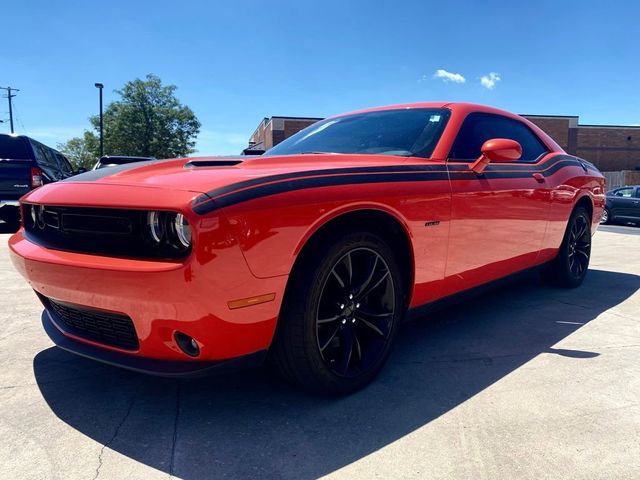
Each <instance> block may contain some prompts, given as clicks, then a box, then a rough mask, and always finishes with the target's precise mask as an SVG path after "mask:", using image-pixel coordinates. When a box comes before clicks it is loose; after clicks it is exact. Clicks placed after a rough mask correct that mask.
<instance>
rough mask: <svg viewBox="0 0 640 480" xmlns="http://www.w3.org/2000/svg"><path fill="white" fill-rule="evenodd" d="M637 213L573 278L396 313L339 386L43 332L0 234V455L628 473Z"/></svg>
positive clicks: (639, 391) (444, 471)
mask: <svg viewBox="0 0 640 480" xmlns="http://www.w3.org/2000/svg"><path fill="white" fill-rule="evenodd" d="M638 232H640V229H633V228H632V227H609V226H607V227H604V228H602V231H600V232H599V233H597V234H596V236H595V238H594V243H593V258H592V262H591V269H590V271H589V274H588V276H587V279H586V281H585V283H584V285H583V286H582V287H580V288H578V289H575V290H559V289H554V288H550V287H548V286H545V285H543V284H542V283H540V281H539V280H538V279H537V277H535V276H532V277H530V278H525V279H524V280H520V281H518V282H517V283H514V284H511V285H509V286H506V287H501V288H500V289H499V290H495V291H492V292H489V293H484V294H482V296H480V297H477V298H475V299H473V300H470V301H467V302H466V303H463V304H460V305H457V306H454V307H449V308H448V309H446V310H443V311H440V312H438V313H435V314H432V315H431V316H429V317H427V318H424V319H422V320H419V321H416V322H414V323H412V324H409V325H406V326H405V327H403V328H402V329H401V331H400V334H399V337H398V338H397V343H396V346H395V349H394V351H393V353H392V355H391V357H390V359H389V363H388V365H387V366H386V368H385V369H384V371H383V372H382V374H381V375H380V377H379V378H378V379H377V380H376V381H375V382H374V383H373V384H372V385H371V386H370V387H368V388H366V389H365V390H363V391H361V392H359V393H357V394H354V395H351V396H349V397H346V398H339V399H335V398H321V397H314V396H311V395H307V394H305V393H301V392H299V391H297V390H296V389H294V388H291V387H289V386H288V385H285V384H283V383H281V382H280V381H278V380H277V379H274V378H271V377H270V376H269V375H268V374H266V373H265V372H264V371H262V370H254V371H249V372H245V373H242V374H236V375H232V376H227V377H220V378H209V379H202V380H197V381H174V380H165V379H159V378H154V377H147V376H143V375H139V374H134V373H130V372H127V371H123V370H119V369H117V368H113V367H108V366H104V365H101V364H98V363H94V362H92V361H89V360H85V359H82V358H79V357H76V356H73V355H71V354H68V353H66V352H64V351H61V350H59V349H57V348H55V347H53V345H52V344H51V342H50V341H49V339H48V337H47V336H46V335H45V333H44V332H43V330H42V327H41V324H40V312H41V306H40V304H39V303H38V301H37V300H36V297H35V295H34V294H33V292H32V291H31V290H30V289H29V287H28V285H27V284H26V283H25V282H24V281H23V279H22V278H21V277H20V276H19V275H18V274H17V273H16V272H15V270H14V269H13V267H12V265H11V263H10V261H9V259H8V253H7V245H6V243H7V239H8V237H9V235H8V234H2V235H0V322H1V324H2V325H3V332H2V334H0V366H1V368H0V438H1V439H2V441H0V471H2V473H3V476H4V477H5V478H16V479H18V478H19V479H27V478H34V479H36V478H37V479H42V478H47V479H48V478H59V479H93V478H108V479H124V478H131V479H143V478H144V479H147V478H149V479H155V478H167V477H170V476H173V477H176V478H184V479H200V478H260V479H276V478H286V479H297V480H300V479H309V478H317V477H321V476H324V475H327V476H329V477H331V478H345V479H347V478H349V479H351V478H363V479H370V478H431V479H439V478H445V479H467V478H468V479H509V480H511V479H528V478H531V479H540V478H575V479H600V478H615V479H638V478H640V321H639V313H640V293H639V292H638V289H639V288H640V237H639V236H638V234H637V233H638Z"/></svg>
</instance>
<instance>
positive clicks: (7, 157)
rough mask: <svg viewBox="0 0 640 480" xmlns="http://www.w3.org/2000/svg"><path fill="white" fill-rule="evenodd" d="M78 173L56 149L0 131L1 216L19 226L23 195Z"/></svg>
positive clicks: (16, 226)
mask: <svg viewBox="0 0 640 480" xmlns="http://www.w3.org/2000/svg"><path fill="white" fill-rule="evenodd" d="M76 173H78V172H75V171H74V170H73V167H72V166H71V164H70V163H69V160H67V158H66V157H65V156H64V155H63V154H61V153H60V152H58V151H57V150H54V149H53V148H51V147H47V146H46V145H43V144H42V143H40V142H38V141H36V140H34V139H33V138H29V137H27V136H24V135H8V134H0V220H3V221H5V222H6V223H8V224H9V226H10V228H14V229H17V228H18V226H19V224H20V210H19V208H18V206H19V204H18V199H19V198H20V197H21V196H22V195H24V194H25V193H27V192H29V191H30V190H33V189H34V188H37V187H39V186H41V185H43V184H45V183H51V182H57V181H58V180H64V179H65V178H69V177H71V176H72V175H75V174H76Z"/></svg>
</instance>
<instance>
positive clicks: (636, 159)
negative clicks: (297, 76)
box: [243, 115, 640, 172]
mask: <svg viewBox="0 0 640 480" xmlns="http://www.w3.org/2000/svg"><path fill="white" fill-rule="evenodd" d="M523 117H525V118H527V119H529V120H530V121H531V122H533V123H535V124H536V125H538V126H539V127H540V128H542V129H543V130H544V131H545V132H547V133H548V134H549V135H550V136H551V137H552V138H553V139H554V140H555V141H556V142H557V143H558V144H559V145H560V146H561V147H562V148H563V149H564V150H565V151H566V152H567V153H569V154H572V155H577V156H579V157H582V158H584V159H586V160H589V161H590V162H593V163H594V164H595V165H596V166H597V167H598V168H599V169H600V170H601V171H603V172H617V171H622V170H640V126H624V125H581V124H580V123H579V121H578V117H577V116H561V115H523ZM319 120H322V119H321V118H311V117H271V118H264V119H263V120H262V121H261V122H260V124H259V125H258V128H256V130H255V131H254V132H253V135H251V138H250V139H249V146H248V147H247V148H246V149H245V150H243V153H244V154H247V155H251V154H261V153H263V152H264V151H266V150H268V149H270V148H271V147H273V146H274V145H277V144H278V143H280V142H281V141H283V140H284V139H285V138H288V137H290V136H291V135H293V134H294V133H297V132H298V131H300V130H302V129H303V128H305V127H308V126H309V125H311V124H313V123H315V122H317V121H319Z"/></svg>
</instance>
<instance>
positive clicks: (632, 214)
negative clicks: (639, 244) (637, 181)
mask: <svg viewBox="0 0 640 480" xmlns="http://www.w3.org/2000/svg"><path fill="white" fill-rule="evenodd" d="M616 222H618V223H640V185H631V186H627V187H620V188H616V189H614V190H611V191H609V192H607V197H606V203H605V207H604V210H603V211H602V218H601V219H600V223H616Z"/></svg>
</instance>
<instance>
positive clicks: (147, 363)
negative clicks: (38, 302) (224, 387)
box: [41, 310, 267, 378]
mask: <svg viewBox="0 0 640 480" xmlns="http://www.w3.org/2000/svg"><path fill="white" fill-rule="evenodd" d="M41 319H42V326H43V327H44V331H45V332H46V333H47V335H49V338H50V339H51V340H52V341H53V343H55V344H56V345H57V346H58V347H60V348H62V349H63V350H66V351H67V352H70V353H74V354H76V355H80V356H81V357H85V358H89V359H91V360H96V361H98V362H101V363H106V364H107V365H112V366H115V367H120V368H125V369H127V370H132V371H134V372H138V373H145V374H148V375H156V376H159V377H169V378H199V377H205V376H211V375H222V374H226V373H231V372H235V371H238V370H244V369H248V368H251V367H257V366H259V365H261V364H262V363H263V362H264V359H265V357H266V355H267V351H266V350H262V351H258V352H254V353H251V354H248V355H243V356H241V357H236V358H232V359H229V360H219V361H206V362H185V361H171V360H154V359H149V358H144V357H138V356H131V355H125V354H122V353H118V352H114V351H110V350H105V349H104V348H99V347H95V346H92V345H89V344H86V343H82V342H77V341H74V340H72V339H70V338H69V337H67V336H65V335H64V334H63V333H62V331H61V330H60V329H59V328H58V326H57V323H56V322H55V320H54V319H53V315H52V314H51V313H50V312H48V311H47V310H45V311H43V312H42V318H41Z"/></svg>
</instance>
